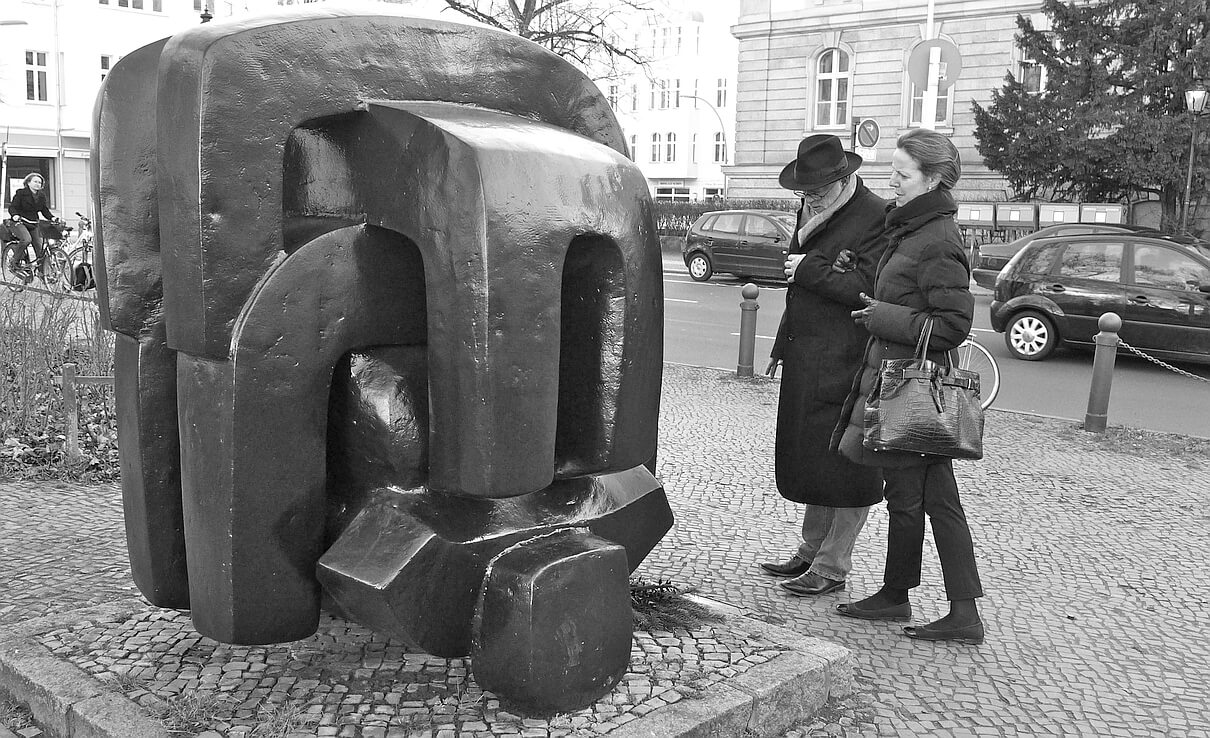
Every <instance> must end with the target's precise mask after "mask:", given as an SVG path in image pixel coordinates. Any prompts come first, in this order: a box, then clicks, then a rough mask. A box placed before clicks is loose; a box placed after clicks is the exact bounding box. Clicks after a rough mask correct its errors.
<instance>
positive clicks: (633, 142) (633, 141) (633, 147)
mask: <svg viewBox="0 0 1210 738" xmlns="http://www.w3.org/2000/svg"><path fill="white" fill-rule="evenodd" d="M638 147H639V137H638V136H635V135H634V134H631V136H630V151H628V152H626V153H627V155H628V156H629V157H630V160H631V161H634V160H635V158H634V157H635V155H636V154H635V152H636V151H637V150H638Z"/></svg>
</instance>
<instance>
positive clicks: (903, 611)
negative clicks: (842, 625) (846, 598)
mask: <svg viewBox="0 0 1210 738" xmlns="http://www.w3.org/2000/svg"><path fill="white" fill-rule="evenodd" d="M836 612H838V613H840V614H841V615H844V616H845V617H846V618H857V619H858V620H894V621H898V622H903V621H905V620H911V619H912V603H910V602H904V603H901V604H898V605H890V606H888V607H862V606H861V603H860V602H842V603H840V604H839V605H837V606H836Z"/></svg>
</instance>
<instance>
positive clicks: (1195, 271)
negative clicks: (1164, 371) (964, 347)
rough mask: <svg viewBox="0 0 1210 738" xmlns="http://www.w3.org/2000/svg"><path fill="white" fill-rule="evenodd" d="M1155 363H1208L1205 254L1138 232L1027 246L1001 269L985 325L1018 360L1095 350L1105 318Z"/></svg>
mask: <svg viewBox="0 0 1210 738" xmlns="http://www.w3.org/2000/svg"><path fill="white" fill-rule="evenodd" d="M1107 312H1114V313H1117V314H1118V315H1119V316H1120V317H1121V318H1122V329H1121V331H1120V333H1119V335H1120V336H1121V338H1122V340H1123V341H1125V342H1127V343H1129V344H1130V345H1132V346H1134V347H1135V348H1137V349H1140V350H1142V351H1144V352H1146V353H1148V354H1150V355H1152V356H1155V357H1156V358H1159V359H1165V360H1168V361H1189V362H1198V363H1210V249H1207V248H1206V247H1204V246H1200V245H1198V244H1183V243H1179V242H1176V241H1172V240H1169V239H1163V238H1152V237H1147V236H1143V235H1139V234H1138V233H1103V234H1095V235H1082V236H1059V237H1054V238H1042V239H1038V240H1035V241H1033V242H1032V243H1030V244H1029V245H1028V246H1026V247H1025V248H1023V249H1021V250H1020V251H1018V252H1017V254H1016V255H1015V256H1013V258H1012V259H1011V260H1010V261H1009V262H1008V264H1007V265H1006V266H1005V267H1004V269H1003V270H1001V271H1000V274H999V277H998V278H997V279H996V283H995V289H994V296H993V299H992V303H991V324H992V328H993V329H995V330H996V331H998V332H1001V333H1003V334H1004V338H1005V343H1006V344H1007V345H1008V349H1009V351H1010V352H1011V353H1012V354H1013V356H1015V357H1016V358H1018V359H1025V360H1028V361H1038V360H1041V359H1044V358H1046V357H1047V356H1049V355H1050V353H1051V352H1052V351H1053V350H1054V349H1055V347H1056V346H1058V345H1059V344H1060V343H1062V344H1069V345H1073V346H1092V345H1093V338H1094V337H1095V336H1096V334H1097V332H1098V330H1099V329H1098V326H1097V321H1098V319H1099V318H1100V316H1101V315H1102V314H1103V313H1107Z"/></svg>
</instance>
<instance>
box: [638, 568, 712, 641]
mask: <svg viewBox="0 0 1210 738" xmlns="http://www.w3.org/2000/svg"><path fill="white" fill-rule="evenodd" d="M692 591H693V588H692V587H687V588H682V587H677V586H676V585H674V584H672V583H671V582H669V581H665V580H663V579H661V580H659V581H657V582H655V583H652V582H648V581H646V580H644V579H641V578H637V577H636V578H635V579H632V580H631V581H630V607H631V610H633V612H634V627H635V629H636V630H648V631H651V630H665V631H673V630H693V629H694V628H698V627H700V626H702V625H705V624H707V623H717V622H721V621H722V620H723V616H722V615H720V614H718V613H716V612H714V611H713V610H710V609H709V608H706V607H704V606H702V605H701V604H699V603H697V602H694V601H693V600H690V599H688V598H686V597H685V595H687V594H689V593H690V592H692Z"/></svg>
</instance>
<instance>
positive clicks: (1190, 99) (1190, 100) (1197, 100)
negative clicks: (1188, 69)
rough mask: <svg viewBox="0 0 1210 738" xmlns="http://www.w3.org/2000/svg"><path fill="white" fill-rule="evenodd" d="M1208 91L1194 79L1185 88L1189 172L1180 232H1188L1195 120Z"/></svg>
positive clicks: (1194, 149) (1204, 106)
mask: <svg viewBox="0 0 1210 738" xmlns="http://www.w3.org/2000/svg"><path fill="white" fill-rule="evenodd" d="M1207 96H1210V93H1207V92H1206V88H1205V87H1204V86H1203V85H1202V81H1201V80H1200V79H1199V80H1196V81H1195V82H1194V87H1193V88H1192V89H1189V90H1185V108H1186V109H1187V110H1188V111H1189V113H1190V114H1191V115H1192V116H1193V120H1192V122H1190V123H1189V174H1188V176H1187V177H1186V178H1185V210H1184V212H1182V213H1181V233H1188V232H1189V231H1188V229H1189V211H1190V210H1191V209H1192V208H1193V157H1194V156H1196V154H1197V120H1198V118H1200V117H1202V113H1204V112H1205V111H1206V98H1207Z"/></svg>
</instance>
